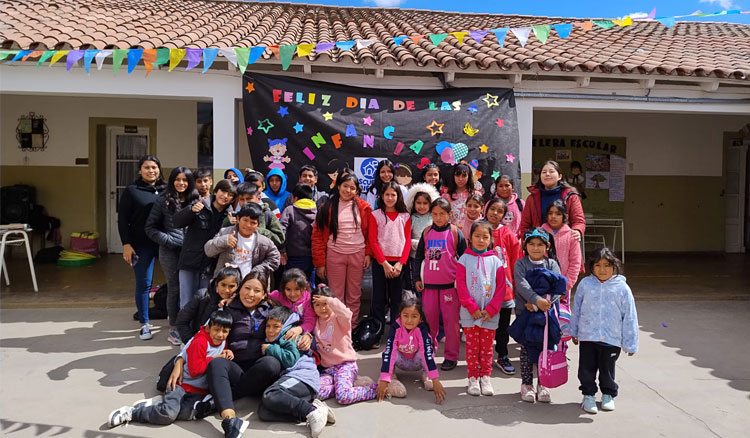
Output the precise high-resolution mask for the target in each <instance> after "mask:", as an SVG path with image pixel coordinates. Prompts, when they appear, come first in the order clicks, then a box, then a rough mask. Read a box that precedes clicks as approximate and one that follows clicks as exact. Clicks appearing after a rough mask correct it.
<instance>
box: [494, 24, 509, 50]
mask: <svg viewBox="0 0 750 438" xmlns="http://www.w3.org/2000/svg"><path fill="white" fill-rule="evenodd" d="M492 32H494V33H495V38H497V42H498V44H500V47H503V46H504V45H505V35H506V34H507V33H508V28H507V27H504V28H502V29H493V30H492Z"/></svg>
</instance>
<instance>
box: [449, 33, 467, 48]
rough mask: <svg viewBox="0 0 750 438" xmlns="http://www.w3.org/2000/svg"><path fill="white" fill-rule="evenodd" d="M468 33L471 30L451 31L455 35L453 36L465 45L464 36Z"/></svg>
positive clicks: (461, 44) (460, 43)
mask: <svg viewBox="0 0 750 438" xmlns="http://www.w3.org/2000/svg"><path fill="white" fill-rule="evenodd" d="M468 34H469V32H451V35H453V37H454V38H455V39H457V40H458V45H459V46H463V45H464V38H466V35H468Z"/></svg>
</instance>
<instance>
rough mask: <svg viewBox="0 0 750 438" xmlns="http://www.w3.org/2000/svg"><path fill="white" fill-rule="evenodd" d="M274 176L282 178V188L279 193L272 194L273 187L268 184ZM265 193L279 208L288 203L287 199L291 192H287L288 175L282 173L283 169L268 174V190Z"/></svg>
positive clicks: (273, 170)
mask: <svg viewBox="0 0 750 438" xmlns="http://www.w3.org/2000/svg"><path fill="white" fill-rule="evenodd" d="M274 175H276V176H278V177H281V188H280V189H279V192H278V193H274V192H272V191H271V185H270V184H268V178H270V177H272V176H274ZM263 193H265V194H266V196H268V197H269V198H271V200H272V201H273V202H275V203H276V205H277V206H278V205H284V202H286V198H287V197H288V196H289V192H287V191H286V175H284V172H282V171H281V169H271V171H270V172H268V175H266V189H265V190H264V191H263Z"/></svg>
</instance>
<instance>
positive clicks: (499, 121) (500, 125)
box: [495, 119, 505, 128]
mask: <svg viewBox="0 0 750 438" xmlns="http://www.w3.org/2000/svg"><path fill="white" fill-rule="evenodd" d="M495 124H496V125H497V127H498V128H502V127H503V126H505V121H504V120H503V119H497V121H496V122H495Z"/></svg>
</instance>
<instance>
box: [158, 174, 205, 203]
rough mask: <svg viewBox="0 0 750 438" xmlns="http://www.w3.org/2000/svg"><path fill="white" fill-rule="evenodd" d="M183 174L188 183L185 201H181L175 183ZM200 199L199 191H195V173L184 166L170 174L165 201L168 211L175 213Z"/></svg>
mask: <svg viewBox="0 0 750 438" xmlns="http://www.w3.org/2000/svg"><path fill="white" fill-rule="evenodd" d="M181 173H182V174H184V175H185V178H187V182H188V186H187V189H185V199H180V194H179V192H177V189H175V188H174V182H175V181H176V180H177V177H178V176H180V174H181ZM198 198H199V196H198V190H196V189H195V177H193V172H191V171H190V169H188V168H187V167H182V166H179V167H175V168H174V169H172V173H170V174H169V183H167V191H166V195H165V199H164V203H165V205H166V206H167V209H169V211H171V212H173V213H174V212H175V211H176V210H177V209H178V208H182V207H184V206H186V205H190V204H192V203H193V202H194V201H196V200H197V199H198Z"/></svg>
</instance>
